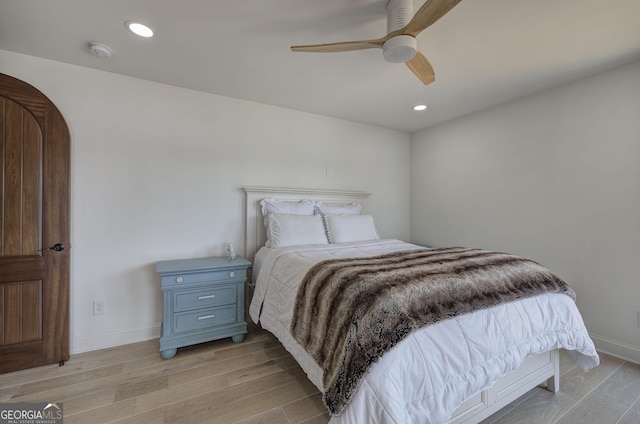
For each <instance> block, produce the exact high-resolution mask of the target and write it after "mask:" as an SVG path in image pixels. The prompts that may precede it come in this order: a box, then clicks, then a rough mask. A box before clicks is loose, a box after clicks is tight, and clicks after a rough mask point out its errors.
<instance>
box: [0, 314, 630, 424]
mask: <svg viewBox="0 0 640 424" xmlns="http://www.w3.org/2000/svg"><path fill="white" fill-rule="evenodd" d="M561 374H562V375H561V383H560V392H559V393H557V394H555V395H554V394H552V393H551V392H548V391H546V390H544V389H542V388H539V389H534V390H532V391H531V392H529V393H527V394H526V395H525V396H523V397H522V398H520V399H518V400H516V401H515V402H513V403H512V404H510V405H508V406H507V407H505V408H504V409H502V410H501V411H499V412H498V413H496V414H495V415H493V416H492V417H490V418H488V419H487V420H485V421H484V422H483V424H510V423H540V424H553V423H557V424H577V423H580V424H585V423H586V424H591V423H593V424H607V423H611V424H615V423H617V424H631V423H635V424H637V423H640V366H639V365H636V364H632V363H629V362H625V361H622V360H620V359H617V358H613V357H610V356H607V355H602V356H601V365H600V366H599V367H597V368H595V369H593V370H592V371H590V372H588V373H583V372H581V371H580V370H579V369H578V368H577V367H576V366H575V365H574V364H573V361H572V360H571V359H570V358H569V356H568V355H567V354H566V353H565V354H563V355H562V363H561ZM8 402H62V403H63V406H64V422H65V424H75V423H82V424H84V423H120V424H125V423H127V424H134V423H139V424H156V423H157V424H160V423H172V424H173V423H236V424H258V423H260V424H298V423H305V424H326V423H327V422H328V421H329V415H328V414H327V412H326V409H325V408H324V406H323V404H322V400H321V396H320V393H319V392H318V390H317V389H316V388H315V387H314V386H313V385H312V384H311V383H310V382H309V381H308V380H307V378H306V376H305V375H304V373H303V371H302V370H301V369H300V367H299V366H298V365H297V364H296V363H295V361H294V360H293V358H292V357H291V356H290V355H289V354H288V353H287V352H286V351H285V350H284V349H283V348H282V346H281V345H280V344H279V343H278V341H277V340H276V339H275V338H274V337H273V336H271V335H270V334H269V333H267V332H265V331H263V330H260V329H258V328H256V327H253V326H252V327H250V332H249V334H248V336H247V338H246V340H245V341H244V342H242V343H239V344H235V343H233V342H231V340H230V339H228V340H218V341H215V342H210V343H204V344H200V345H197V346H192V347H188V348H183V349H179V350H178V355H177V356H176V357H175V358H173V359H170V360H164V359H162V358H161V357H160V354H159V352H158V341H157V340H150V341H145V342H140V343H134V344H130V345H126V346H119V347H114V348H109V349H103V350H99V351H94V352H88V353H82V354H77V355H72V357H71V359H70V361H68V362H67V363H66V364H65V365H64V366H63V367H58V366H57V365H50V366H45V367H40V368H34V369H30V370H25V371H18V372H14V373H9V374H1V375H0V403H8ZM363 424H366V423H363Z"/></svg>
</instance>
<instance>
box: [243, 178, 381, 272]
mask: <svg viewBox="0 0 640 424" xmlns="http://www.w3.org/2000/svg"><path fill="white" fill-rule="evenodd" d="M243 190H244V192H245V197H246V205H245V207H246V216H245V243H244V249H245V252H244V257H245V258H247V259H248V260H250V261H253V256H254V255H255V253H256V252H257V251H258V249H260V248H261V247H262V246H264V244H265V242H266V241H267V235H266V230H265V228H264V218H263V216H262V210H261V206H260V201H261V200H262V199H266V198H269V197H275V198H277V199H280V200H304V199H309V200H316V201H320V202H323V203H326V204H346V203H352V202H356V203H360V204H361V205H362V213H365V212H366V210H367V199H368V198H369V196H370V193H365V192H363V191H349V190H324V189H305V188H282V187H243Z"/></svg>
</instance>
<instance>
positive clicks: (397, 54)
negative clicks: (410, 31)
mask: <svg viewBox="0 0 640 424" xmlns="http://www.w3.org/2000/svg"><path fill="white" fill-rule="evenodd" d="M412 17H413V0H389V2H388V3H387V34H388V33H390V32H393V31H395V30H398V29H400V28H404V26H405V25H407V24H408V23H409V21H410V20H411V18H412ZM417 51H418V42H417V41H416V39H415V38H414V37H412V36H410V35H397V36H395V37H392V38H390V39H388V40H387V41H386V42H385V43H384V44H383V45H382V55H383V56H384V60H386V61H387V62H392V63H402V62H406V61H407V60H409V59H411V58H413V57H414V56H415V55H416V52H417Z"/></svg>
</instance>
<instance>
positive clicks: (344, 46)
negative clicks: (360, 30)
mask: <svg viewBox="0 0 640 424" xmlns="http://www.w3.org/2000/svg"><path fill="white" fill-rule="evenodd" d="M385 41H387V37H382V38H378V39H375V40H361V41H341V42H339V43H327V44H309V45H306V46H291V50H292V51H294V52H311V53H334V52H350V51H354V50H365V49H381V48H382V45H383V44H384V42H385Z"/></svg>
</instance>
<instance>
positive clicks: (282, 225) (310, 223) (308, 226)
mask: <svg viewBox="0 0 640 424" xmlns="http://www.w3.org/2000/svg"><path fill="white" fill-rule="evenodd" d="M265 224H266V225H267V243H266V246H267V247H286V246H299V245H303V244H328V243H329V241H328V240H327V234H326V232H325V229H324V225H323V223H322V217H321V216H320V215H290V214H276V213H271V214H269V215H267V217H266V218H265Z"/></svg>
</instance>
